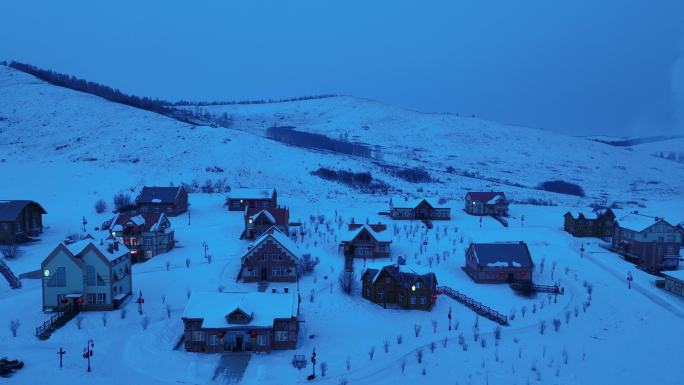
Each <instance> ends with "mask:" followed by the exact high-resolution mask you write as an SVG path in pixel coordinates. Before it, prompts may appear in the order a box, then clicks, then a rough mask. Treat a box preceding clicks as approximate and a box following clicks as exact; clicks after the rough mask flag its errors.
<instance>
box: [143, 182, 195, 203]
mask: <svg viewBox="0 0 684 385" xmlns="http://www.w3.org/2000/svg"><path fill="white" fill-rule="evenodd" d="M182 188H183V187H182V186H178V187H147V186H145V187H143V188H142V191H140V195H138V197H137V198H135V201H136V202H137V203H174V202H175V201H176V197H177V196H178V194H180V192H181V189H182Z"/></svg>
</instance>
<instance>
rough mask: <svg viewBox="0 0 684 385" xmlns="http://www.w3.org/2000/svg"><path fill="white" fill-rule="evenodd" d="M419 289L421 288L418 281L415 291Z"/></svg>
mask: <svg viewBox="0 0 684 385" xmlns="http://www.w3.org/2000/svg"><path fill="white" fill-rule="evenodd" d="M420 287H421V284H420V281H418V282H416V289H420Z"/></svg>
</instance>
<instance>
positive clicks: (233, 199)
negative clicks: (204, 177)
mask: <svg viewBox="0 0 684 385" xmlns="http://www.w3.org/2000/svg"><path fill="white" fill-rule="evenodd" d="M226 204H227V206H228V210H230V211H244V209H245V208H246V207H251V208H258V209H264V208H269V207H270V208H275V207H278V193H277V192H276V190H275V189H274V188H236V189H232V190H231V191H230V196H229V197H228V202H226Z"/></svg>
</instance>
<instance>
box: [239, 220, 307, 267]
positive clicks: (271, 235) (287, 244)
mask: <svg viewBox="0 0 684 385" xmlns="http://www.w3.org/2000/svg"><path fill="white" fill-rule="evenodd" d="M267 239H273V240H274V241H276V242H277V243H278V244H280V246H282V247H284V248H285V249H286V250H288V251H289V252H290V253H291V254H292V255H293V256H294V257H295V259H297V260H298V259H299V257H300V255H301V250H299V246H297V244H296V243H294V241H293V240H292V239H291V238H290V237H289V236H287V234H284V233H283V232H282V231H280V230H278V228H276V227H274V226H272V227H271V228H269V229H268V230H266V231H265V232H264V233H263V234H261V235H260V236H259V238H257V239H255V240H254V242H252V243H251V244H250V245H249V249H248V250H247V252H245V254H244V256H243V258H244V257H245V256H247V255H248V254H249V253H251V252H252V250H255V249H257V248H258V247H259V245H261V244H262V243H263V242H265V241H266V240H267Z"/></svg>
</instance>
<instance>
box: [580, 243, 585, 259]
mask: <svg viewBox="0 0 684 385" xmlns="http://www.w3.org/2000/svg"><path fill="white" fill-rule="evenodd" d="M580 258H584V243H582V245H581V246H580Z"/></svg>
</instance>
